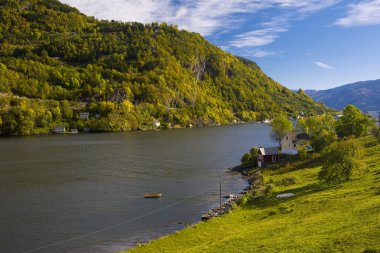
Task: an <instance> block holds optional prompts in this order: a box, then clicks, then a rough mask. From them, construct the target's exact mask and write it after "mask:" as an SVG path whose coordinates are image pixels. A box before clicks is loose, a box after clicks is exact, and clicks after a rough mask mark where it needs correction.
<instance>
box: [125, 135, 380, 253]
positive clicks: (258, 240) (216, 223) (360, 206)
mask: <svg viewBox="0 0 380 253" xmlns="http://www.w3.org/2000/svg"><path fill="white" fill-rule="evenodd" d="M363 142H364V143H365V145H366V146H367V147H366V155H365V157H364V161H365V162H366V164H367V171H366V172H364V173H362V174H361V175H357V176H355V177H354V178H353V179H352V180H351V181H349V182H345V183H342V184H339V185H322V184H320V183H319V181H318V179H317V174H318V172H319V170H320V167H309V168H303V169H297V170H295V168H294V167H292V165H290V166H288V167H287V168H286V169H284V168H279V169H269V170H266V171H264V173H263V174H264V180H265V181H266V182H271V183H272V184H273V185H274V188H273V190H274V195H277V194H279V193H287V192H292V193H295V194H296V195H295V196H294V197H291V198H287V199H277V198H275V197H266V198H261V199H260V200H257V199H256V200H254V201H251V202H248V203H247V204H245V205H243V206H239V207H237V208H235V209H234V210H233V211H232V212H231V213H229V214H228V215H225V216H223V217H218V218H214V219H212V220H210V221H207V222H202V223H199V224H197V225H194V226H191V227H189V228H187V229H184V230H182V231H178V232H176V233H174V234H172V235H169V236H166V237H163V238H161V239H159V240H156V241H153V242H150V243H148V244H145V245H142V246H140V247H137V248H135V249H132V250H131V252H366V253H370V252H380V145H374V144H373V143H374V142H373V140H372V139H371V138H365V139H363ZM371 143H372V145H371ZM285 178H288V179H289V178H291V179H292V180H290V181H294V182H291V183H287V182H288V180H286V179H285Z"/></svg>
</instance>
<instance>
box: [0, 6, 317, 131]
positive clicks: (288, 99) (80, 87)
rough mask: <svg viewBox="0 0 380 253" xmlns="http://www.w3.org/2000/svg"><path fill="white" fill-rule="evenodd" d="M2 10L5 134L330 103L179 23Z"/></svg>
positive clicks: (0, 102)
mask: <svg viewBox="0 0 380 253" xmlns="http://www.w3.org/2000/svg"><path fill="white" fill-rule="evenodd" d="M0 12H1V13H0V15H1V24H0V42H1V44H0V55H1V57H0V115H1V121H0V129H1V134H3V135H25V134H33V133H36V132H46V131H48V130H49V129H51V128H52V127H53V126H54V125H58V124H61V125H62V124H63V125H66V126H69V127H71V128H79V129H81V128H84V127H90V128H91V130H92V131H121V130H129V129H138V128H141V127H144V126H150V125H151V124H152V121H153V120H154V119H158V120H160V121H161V123H162V124H163V125H164V126H165V125H170V124H177V125H180V126H187V125H196V124H206V125H209V124H224V123H228V122H233V121H235V120H243V121H255V120H263V119H266V118H272V117H273V116H274V115H276V114H278V113H287V114H288V115H296V114H298V113H299V112H300V111H303V112H305V113H310V114H313V113H316V112H317V111H318V110H322V109H323V108H322V107H321V105H320V104H315V103H314V102H313V101H312V100H311V99H310V98H309V97H308V96H307V95H305V94H304V93H303V92H296V93H294V92H292V91H290V90H288V89H287V88H285V87H283V86H281V85H280V84H278V83H277V82H275V81H273V80H272V79H270V78H269V77H267V76H266V75H265V74H264V73H263V72H262V71H261V70H260V68H259V67H258V66H257V65H256V64H255V63H253V62H251V61H248V60H246V59H242V58H237V57H235V56H233V55H231V54H228V53H226V52H224V51H222V50H221V49H219V48H218V47H216V46H214V45H212V44H210V43H209V42H207V41H206V40H205V39H204V38H202V37H201V36H200V35H199V34H196V33H190V32H187V31H180V30H178V29H177V28H176V27H175V26H168V25H166V24H160V25H159V24H155V23H153V24H147V25H143V24H139V23H122V22H115V21H99V20H96V19H94V18H92V17H87V16H85V15H83V14H81V13H80V12H79V11H78V10H76V9H74V8H71V7H69V6H67V5H64V4H61V3H60V2H58V1H56V0H3V1H1V5H0ZM16 96H18V97H22V98H18V97H16ZM80 112H89V113H90V118H89V119H88V120H83V119H80V118H79V116H78V115H79V113H80Z"/></svg>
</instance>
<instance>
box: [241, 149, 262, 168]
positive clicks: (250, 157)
mask: <svg viewBox="0 0 380 253" xmlns="http://www.w3.org/2000/svg"><path fill="white" fill-rule="evenodd" d="M258 151H259V149H258V148H257V147H253V148H251V150H250V151H249V153H245V154H244V155H243V156H242V158H241V160H240V161H241V164H242V165H245V166H248V165H251V166H257V152H258Z"/></svg>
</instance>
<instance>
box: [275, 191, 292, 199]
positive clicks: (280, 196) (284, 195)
mask: <svg viewBox="0 0 380 253" xmlns="http://www.w3.org/2000/svg"><path fill="white" fill-rule="evenodd" d="M294 196H295V194H294V193H291V192H289V193H283V194H278V195H277V196H276V198H279V199H281V198H290V197H294Z"/></svg>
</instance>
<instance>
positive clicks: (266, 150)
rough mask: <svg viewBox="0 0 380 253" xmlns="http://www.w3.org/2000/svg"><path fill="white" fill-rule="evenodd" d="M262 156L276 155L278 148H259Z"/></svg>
mask: <svg viewBox="0 0 380 253" xmlns="http://www.w3.org/2000/svg"><path fill="white" fill-rule="evenodd" d="M259 152H260V153H261V154H262V155H278V154H279V153H278V148H259Z"/></svg>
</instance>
